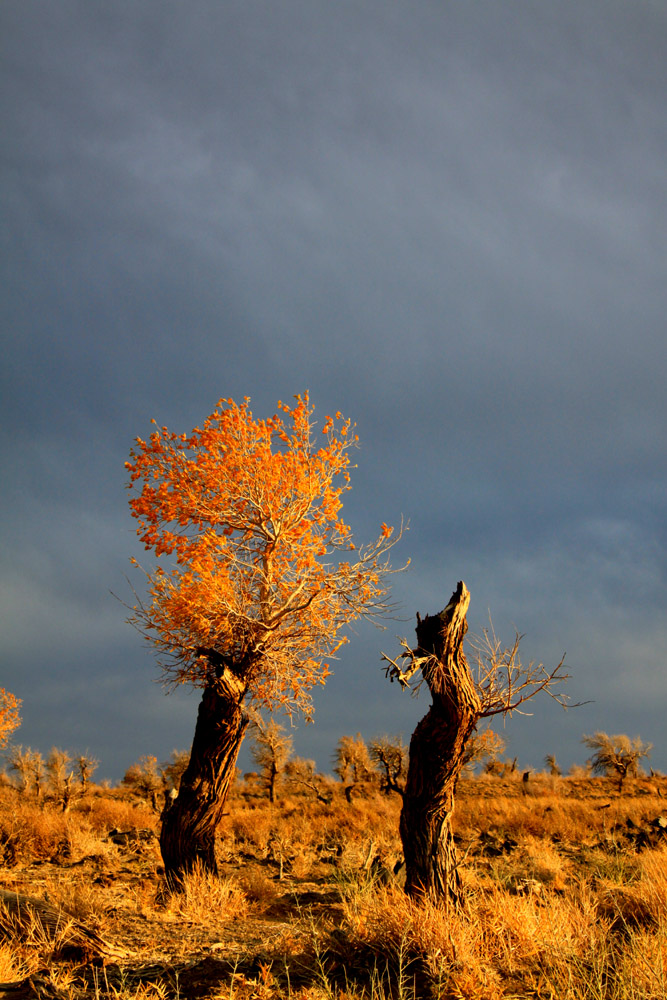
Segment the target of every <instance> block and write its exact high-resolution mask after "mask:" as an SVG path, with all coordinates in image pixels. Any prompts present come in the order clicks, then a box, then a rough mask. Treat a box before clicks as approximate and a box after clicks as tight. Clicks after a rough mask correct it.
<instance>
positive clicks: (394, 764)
mask: <svg viewBox="0 0 667 1000" xmlns="http://www.w3.org/2000/svg"><path fill="white" fill-rule="evenodd" d="M368 750H369V754H370V759H371V761H372V763H373V765H374V766H375V768H376V770H377V771H379V773H380V775H381V782H380V788H381V789H382V790H383V791H384V792H385V793H386V794H387V795H388V794H389V792H397V793H398V794H399V795H403V786H404V784H405V774H406V772H407V768H408V748H407V747H406V745H405V743H404V742H403V740H402V738H401V737H400V736H386V735H384V736H376V737H375V739H373V740H371V742H370V744H369V748H368Z"/></svg>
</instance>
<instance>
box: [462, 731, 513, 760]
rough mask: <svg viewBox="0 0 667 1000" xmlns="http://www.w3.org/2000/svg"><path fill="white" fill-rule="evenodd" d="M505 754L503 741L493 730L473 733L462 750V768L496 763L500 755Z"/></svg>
mask: <svg viewBox="0 0 667 1000" xmlns="http://www.w3.org/2000/svg"><path fill="white" fill-rule="evenodd" d="M504 752H505V740H504V739H503V738H502V736H501V735H500V733H496V732H495V731H494V730H493V729H488V728H487V729H482V730H481V732H478V733H476V732H475V733H473V734H472V735H471V736H470V738H469V740H468V742H467V743H466V745H465V748H464V750H463V758H462V760H463V767H474V766H475V764H485V763H487V762H496V761H497V760H498V757H499V756H500V754H501V753H504Z"/></svg>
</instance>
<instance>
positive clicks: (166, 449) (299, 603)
mask: <svg viewBox="0 0 667 1000" xmlns="http://www.w3.org/2000/svg"><path fill="white" fill-rule="evenodd" d="M278 411H279V412H278V413H277V414H275V415H274V416H272V417H269V418H268V419H257V418H255V417H254V416H253V414H252V412H251V410H250V406H249V400H248V399H247V398H246V399H245V400H244V401H243V403H241V404H237V403H235V402H234V401H233V400H232V399H222V400H220V402H219V403H218V405H217V406H216V408H215V410H214V411H213V413H212V414H211V415H210V416H209V417H208V418H207V419H206V420H205V422H204V424H203V426H202V427H196V428H195V429H194V430H193V431H192V432H191V433H190V434H189V435H188V434H175V433H172V432H171V431H169V430H168V429H167V428H166V427H162V428H158V427H156V429H155V431H154V432H153V433H152V434H151V436H150V438H149V439H148V440H147V441H144V440H142V439H141V438H138V439H137V441H136V446H135V448H134V449H133V450H132V453H131V456H130V461H129V462H127V463H126V464H127V469H128V471H129V473H130V483H129V486H130V489H131V492H132V496H131V499H130V507H131V509H132V514H133V516H134V517H135V518H136V519H137V523H138V525H137V532H138V534H139V537H140V539H141V541H142V542H143V543H144V545H145V547H146V549H148V550H151V551H152V553H153V554H154V555H155V556H156V557H157V560H156V563H155V565H154V566H152V568H149V569H147V570H145V573H146V577H147V587H148V596H147V598H146V600H145V601H142V600H139V599H138V600H137V603H136V605H135V607H134V608H133V610H132V615H131V618H130V621H131V622H132V623H133V624H134V625H135V626H136V627H137V628H138V629H139V630H140V631H141V632H142V633H143V634H144V635H145V636H146V637H147V638H148V639H149V640H150V641H151V642H152V643H153V644H154V646H155V647H156V649H157V651H158V654H159V658H160V663H161V666H162V671H163V677H164V680H165V681H166V682H167V683H170V684H192V685H194V686H196V687H199V688H201V689H202V691H203V694H202V699H201V703H200V707H199V714H198V719H197V725H196V730H195V736H194V742H193V746H192V751H191V756H190V763H189V765H188V768H187V769H186V771H185V773H184V775H183V778H182V780H181V784H180V789H179V794H178V797H177V798H176V800H175V801H174V803H173V805H172V807H171V808H170V809H169V810H167V811H165V813H164V816H163V824H162V832H161V840H160V844H161V850H162V856H163V859H164V863H165V870H166V873H167V877H168V879H169V881H170V882H171V883H172V884H177V883H178V881H179V879H180V876H181V874H182V873H183V871H185V870H187V869H189V868H191V867H192V866H193V865H194V864H195V863H197V862H199V863H201V864H203V865H204V866H205V867H206V868H208V869H210V870H213V871H214V870H215V868H216V865H215V856H214V835H215V828H216V825H217V822H218V819H219V817H220V815H221V812H222V808H223V805H224V802H225V799H226V797H227V793H228V790H229V784H230V781H231V779H232V776H233V774H234V768H235V763H236V759H237V755H238V751H239V747H240V745H241V741H242V739H243V736H244V732H245V729H246V727H247V724H248V715H247V709H249V708H253V709H259V710H261V709H267V710H269V711H272V710H275V709H278V710H281V711H283V712H286V713H287V714H288V715H289V714H290V713H293V712H302V713H304V714H305V715H306V717H309V716H310V714H311V711H312V703H311V691H312V689H313V687H314V686H315V685H319V684H324V682H325V680H326V677H327V675H328V673H329V665H328V660H329V659H330V658H331V657H332V656H334V655H335V654H336V651H337V650H338V649H339V648H340V647H341V645H342V644H343V643H344V642H345V641H346V635H345V629H346V627H347V626H348V625H350V623H351V622H353V621H354V620H355V619H358V618H359V617H360V616H363V617H370V618H372V617H374V616H377V615H381V614H383V613H384V612H385V611H386V610H387V605H386V603H385V598H386V594H387V590H388V574H389V573H390V572H391V567H390V564H389V561H388V557H387V553H388V550H389V549H390V548H391V546H392V545H393V544H394V543H395V541H397V540H398V538H399V537H400V534H401V532H400V531H399V532H396V533H394V532H393V530H392V529H391V528H389V527H387V525H386V524H382V525H381V528H380V531H379V534H378V537H377V539H376V540H375V541H373V542H371V543H370V544H368V545H365V546H362V547H360V548H357V547H356V546H355V544H354V542H353V541H352V534H351V530H350V528H349V527H348V525H347V524H346V523H345V522H344V521H343V520H342V517H341V508H342V498H343V494H344V493H345V492H346V491H347V490H348V489H349V488H350V475H349V473H350V458H349V450H350V448H351V447H352V446H353V445H354V444H355V442H356V435H355V433H354V425H352V424H351V422H350V421H349V420H344V419H343V418H342V417H341V414H340V413H337V414H336V416H335V417H326V418H325V421H324V426H323V427H322V429H321V433H319V434H318V435H317V438H316V436H315V429H314V424H313V421H312V414H313V409H312V407H311V405H310V402H309V399H308V395H307V394H306V395H304V396H296V397H295V403H294V405H292V406H289V405H287V404H282V403H279V404H278Z"/></svg>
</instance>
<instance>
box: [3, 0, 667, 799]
mask: <svg viewBox="0 0 667 1000" xmlns="http://www.w3.org/2000/svg"><path fill="white" fill-rule="evenodd" d="M0 39H1V42H0V44H1V45H2V54H1V58H0V76H1V80H0V83H1V86H0V92H1V94H2V98H1V100H2V110H1V115H2V118H1V120H2V130H1V133H0V136H1V138H0V141H1V144H2V181H1V198H2V226H1V232H0V239H1V240H2V294H1V296H0V299H1V301H0V310H1V313H2V316H1V322H0V329H1V330H2V342H3V361H2V387H1V396H2V400H1V403H0V406H1V407H2V410H1V420H0V440H1V442H2V468H3V475H2V500H3V507H4V516H3V518H2V534H3V539H2V546H1V575H0V584H1V588H2V618H3V625H2V635H1V638H0V686H4V687H5V688H7V689H9V690H11V691H13V692H14V693H15V694H16V695H17V696H19V697H20V698H22V700H23V706H22V716H23V724H22V726H21V729H20V730H18V732H17V733H16V734H15V740H16V741H18V742H21V743H23V745H29V746H31V747H33V748H35V749H39V750H41V752H42V753H44V754H46V753H48V751H49V749H50V748H51V747H52V746H54V745H55V746H58V747H61V748H68V749H70V751H72V752H76V753H83V752H87V753H89V754H90V755H92V756H94V757H96V758H98V759H99V761H100V766H99V769H98V772H97V775H96V777H99V778H101V777H107V778H109V779H111V780H112V781H117V780H119V779H120V778H121V777H122V775H123V773H124V772H125V770H126V768H127V767H128V766H129V765H130V764H131V763H133V762H134V761H136V760H137V759H138V758H139V757H140V756H142V755H145V754H154V755H156V756H157V757H158V759H160V760H162V759H165V758H166V757H167V756H168V754H169V753H170V751H171V750H173V749H185V748H187V747H189V745H190V742H191V739H192V734H193V732H194V722H195V718H196V711H197V702H198V694H197V692H192V691H179V692H178V693H176V694H171V695H169V696H166V695H165V693H164V691H163V689H162V688H161V687H160V685H159V683H158V669H157V667H156V664H155V655H154V652H153V651H152V650H151V649H150V648H149V647H147V646H146V645H144V643H143V642H142V639H141V637H140V636H139V635H138V634H137V633H136V632H135V631H134V630H133V629H132V628H131V627H130V626H129V625H128V624H127V623H126V621H125V618H126V615H127V612H126V611H125V608H124V607H123V604H122V603H121V602H122V601H124V600H129V599H131V594H132V589H131V588H132V586H137V587H138V586H141V579H140V578H139V577H138V576H137V573H136V571H135V570H133V568H132V566H131V565H130V561H129V560H130V557H131V556H132V555H140V554H141V551H142V550H141V548H140V547H139V545H138V542H137V540H136V537H135V532H134V523H133V521H132V518H131V517H130V514H129V509H128V505H127V499H128V494H127V490H126V478H127V477H126V471H125V468H124V463H125V461H126V460H127V459H128V457H129V451H130V449H131V447H132V444H133V441H134V438H135V437H136V436H144V437H145V436H147V434H148V433H150V420H151V418H155V419H156V420H157V422H158V424H160V425H162V424H165V425H167V426H168V427H169V428H170V429H172V430H174V431H177V432H179V433H180V432H185V431H189V430H190V429H192V428H193V427H194V426H196V425H197V424H199V423H201V421H202V420H203V419H204V418H205V417H206V416H207V415H208V414H209V413H210V412H211V411H212V410H213V408H214V406H215V403H216V402H217V400H218V399H220V398H221V397H223V396H224V397H233V398H234V399H238V400H240V399H242V397H244V396H249V397H250V398H251V401H252V402H251V406H252V409H253V412H254V413H255V414H256V415H258V416H269V415H270V414H272V413H273V412H275V409H276V403H277V401H278V400H279V399H290V398H291V396H293V395H294V394H297V393H302V392H304V391H305V390H308V391H309V392H310V397H311V401H312V402H313V404H314V405H315V408H316V414H315V418H316V419H319V420H320V421H322V420H323V419H324V416H325V415H326V414H328V413H330V412H333V411H336V410H341V411H342V412H343V414H344V415H345V416H346V417H350V418H352V419H353V420H354V421H355V422H356V424H357V433H358V434H359V438H360V448H359V451H358V452H356V453H355V455H354V462H355V464H356V466H357V468H356V469H355V470H354V472H353V479H352V490H351V492H350V493H348V494H347V497H346V502H345V507H344V513H345V519H346V520H347V522H348V523H349V524H350V525H351V526H352V528H353V531H354V534H355V538H356V539H357V541H364V540H370V539H371V538H374V537H375V536H376V535H377V532H378V527H379V524H380V523H381V522H382V521H386V522H388V523H389V524H397V523H399V522H400V519H401V516H403V517H404V518H405V519H406V520H407V521H409V526H410V527H409V532H408V533H407V534H406V535H405V536H404V539H403V540H402V542H401V544H400V546H398V547H397V548H396V549H395V550H394V553H395V562H396V563H400V562H402V561H404V560H406V559H408V558H409V559H410V560H411V562H410V567H409V569H408V570H407V571H406V572H405V573H403V574H399V575H397V576H395V577H394V583H393V591H392V596H393V600H394V601H395V603H396V605H397V612H396V618H395V619H393V620H388V621H387V622H386V629H385V630H384V631H378V630H377V629H374V628H372V627H371V626H368V625H365V624H364V625H363V626H360V627H359V628H358V629H357V630H356V631H355V632H354V633H353V634H352V635H351V641H350V643H349V645H348V646H347V647H346V648H345V649H344V650H343V651H342V653H341V656H340V659H339V660H338V661H336V662H335V663H334V664H333V667H334V676H333V677H332V678H331V679H330V681H329V682H328V684H327V687H326V688H325V689H323V690H321V691H318V692H317V694H316V699H315V704H316V714H315V723H314V725H312V726H308V727H304V726H303V725H301V726H299V728H298V729H297V730H296V732H295V751H296V753H298V754H299V755H300V756H305V757H307V758H313V759H315V760H316V762H317V765H318V767H319V768H320V769H321V770H323V771H330V770H331V759H332V755H333V752H334V749H335V746H336V743H337V741H338V739H339V738H340V737H341V736H342V735H345V734H355V733H357V732H361V733H362V735H363V736H364V737H366V738H371V737H373V736H376V735H378V734H381V733H389V734H398V733H402V734H403V737H404V738H405V739H406V740H407V739H408V738H409V735H410V733H411V731H412V729H413V728H414V726H415V724H416V722H417V720H418V719H419V718H420V717H421V716H422V715H423V714H424V713H425V712H426V711H427V709H428V698H427V697H426V696H425V695H424V694H422V696H421V697H420V698H419V699H411V698H410V697H409V696H408V695H407V694H404V693H401V692H400V691H399V690H398V686H397V685H395V684H393V685H392V684H389V683H388V681H387V680H386V679H385V677H384V674H383V671H382V664H381V659H380V657H381V653H382V652H387V653H389V654H390V655H395V654H396V653H397V652H398V651H399V649H400V644H399V637H401V636H405V637H407V639H408V641H411V640H412V639H413V638H414V624H415V613H416V612H420V613H421V614H422V615H424V614H426V613H436V612H437V611H439V610H441V608H443V607H444V606H445V604H446V603H447V601H448V600H449V597H450V595H451V593H452V591H453V590H454V588H455V586H456V584H457V582H458V581H459V580H464V581H465V583H466V585H467V586H468V588H469V590H470V591H471V595H472V597H471V606H470V613H469V623H470V627H471V630H472V631H479V630H480V629H482V628H484V627H485V625H488V622H489V617H491V619H492V621H493V624H494V627H495V629H496V631H497V633H498V634H499V635H500V636H501V637H503V638H504V639H506V640H507V641H508V642H509V641H511V640H512V638H513V636H514V632H515V630H518V631H519V632H520V633H522V634H523V635H524V638H523V640H522V653H523V659H524V661H525V662H530V661H533V660H535V661H538V662H544V663H545V665H547V666H548V667H552V666H554V665H555V664H556V663H557V662H558V661H559V660H560V659H561V657H562V656H563V654H564V653H565V654H566V663H567V665H568V668H569V672H570V674H571V680H570V681H569V684H568V693H569V695H570V697H571V699H572V701H573V702H588V704H586V705H583V706H582V707H579V708H576V709H572V710H570V711H568V712H567V713H565V712H563V711H562V709H560V708H559V706H558V705H556V704H555V703H554V702H553V701H551V700H550V699H549V698H545V697H542V698H538V699H535V701H534V702H533V703H532V705H531V707H530V710H531V711H532V712H533V713H534V714H532V715H531V716H527V717H522V716H518V715H514V716H513V717H512V718H511V719H510V720H508V721H507V723H506V726H505V728H504V729H503V726H502V723H501V724H500V726H499V728H500V731H501V732H502V733H503V734H504V736H505V738H506V740H507V742H508V755H509V756H511V757H514V756H517V757H518V759H519V763H520V766H523V767H534V768H540V767H542V766H543V759H544V756H545V754H547V753H553V754H555V755H556V757H557V759H558V760H559V762H560V763H561V764H562V766H563V767H564V768H567V767H569V766H570V765H571V764H575V763H576V764H581V763H583V762H584V761H585V759H586V757H587V756H588V754H589V751H587V750H586V748H585V747H583V746H582V745H581V742H580V741H581V737H582V735H583V734H584V733H591V732H594V731H596V730H604V731H606V732H608V733H628V734H629V735H631V736H635V735H639V736H641V737H642V739H644V740H646V741H650V742H652V743H654V745H655V746H654V750H653V754H652V757H651V764H652V766H653V767H654V768H656V769H661V770H666V769H667V740H666V739H665V735H664V718H665V714H666V710H667V683H666V673H665V650H666V649H667V623H666V616H665V612H666V610H667V518H666V516H665V515H666V506H667V504H666V497H667V461H666V459H667V455H666V449H665V439H666V434H667V392H665V380H666V373H667V336H666V331H665V317H666V316H667V280H666V279H667V167H666V164H667V111H666V104H665V96H666V94H667V5H666V4H665V3H664V2H663V0H632V2H628V0H623V2H619V0H561V2H559V3H557V4H556V3H550V2H547V0H538V2H535V0H504V2H503V3H498V2H497V0H477V2H470V0H420V2H418V3H414V2H411V0H392V2H387V0H338V2H336V3H324V2H322V0H277V2H271V3H269V2H267V0H262V2H259V0H224V2H220V0H210V2H209V0H189V2H188V3H187V4H184V3H180V2H174V0H115V2H114V3H113V4H111V3H106V2H99V0H59V2H58V3H50V4H49V3H43V2H41V0H40V2H35V0H3V3H2V4H1V5H0ZM114 595H116V596H114ZM119 598H120V600H119ZM241 766H242V767H244V768H247V767H249V766H250V764H249V757H248V750H247V748H245V749H244V750H243V752H242V757H241Z"/></svg>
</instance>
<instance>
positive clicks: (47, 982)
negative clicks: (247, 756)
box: [0, 775, 667, 1000]
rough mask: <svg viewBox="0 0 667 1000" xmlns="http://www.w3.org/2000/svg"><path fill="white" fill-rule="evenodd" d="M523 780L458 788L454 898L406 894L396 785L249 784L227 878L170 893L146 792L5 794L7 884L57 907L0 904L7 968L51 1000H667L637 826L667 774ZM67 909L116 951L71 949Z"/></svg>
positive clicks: (657, 891) (658, 807) (664, 919)
mask: <svg viewBox="0 0 667 1000" xmlns="http://www.w3.org/2000/svg"><path fill="white" fill-rule="evenodd" d="M528 786H529V787H528V789H526V787H525V786H524V785H523V783H522V782H521V781H520V780H519V781H517V780H513V779H507V780H506V779H502V780H501V779H496V778H479V779H470V780H467V781H465V782H462V783H461V787H460V795H459V799H458V806H457V814H456V822H455V829H456V835H457V838H458V841H459V850H460V854H461V856H462V857H463V856H464V855H465V861H464V862H463V864H462V872H463V876H464V885H465V890H466V909H465V912H462V913H448V912H446V911H444V910H442V909H439V908H435V907H433V906H431V905H429V904H427V903H423V904H419V905H417V904H415V903H414V902H412V901H410V900H408V899H407V897H405V895H404V894H403V892H402V891H401V887H400V878H399V880H397V879H396V878H395V877H394V876H393V867H394V863H395V861H396V860H397V859H399V858H400V844H399V841H398V833H397V829H398V811H399V805H400V803H399V800H398V797H396V796H386V795H381V794H378V793H371V794H370V795H369V797H368V798H361V797H359V798H358V799H356V800H355V801H353V802H352V803H351V804H348V803H347V802H346V801H345V799H344V796H343V794H342V790H341V789H340V788H339V789H337V794H336V795H335V796H334V798H333V801H332V802H331V803H330V804H328V805H327V804H324V803H321V802H316V801H315V800H314V799H313V798H312V797H311V798H307V797H301V796H299V795H298V794H292V795H290V796H289V797H287V798H284V799H283V800H281V801H280V802H278V803H277V804H276V805H274V806H270V805H269V803H268V802H267V801H265V800H261V799H258V798H257V797H256V795H254V794H253V795H252V796H251V795H250V794H249V795H248V797H246V796H245V795H244V788H243V786H241V787H240V789H239V790H237V792H236V793H235V798H234V800H233V801H231V802H230V804H229V815H228V816H226V817H225V818H224V820H223V823H222V825H221V828H220V831H219V833H220V839H219V852H218V856H219V865H220V877H218V878H213V877H211V876H210V875H208V874H206V873H203V872H195V873H193V874H192V875H191V876H190V877H189V878H188V879H187V880H186V883H185V885H184V888H183V891H182V892H181V893H179V894H178V895H174V896H172V897H170V898H166V897H165V896H164V894H163V888H162V879H161V875H160V857H159V851H158V847H157V843H156V841H155V839H151V836H150V833H148V834H147V833H146V832H145V831H147V830H148V831H150V830H151V829H153V830H154V829H155V826H156V817H155V815H154V814H153V813H152V812H151V811H150V810H149V809H148V808H147V807H146V806H145V805H143V804H142V803H138V804H132V803H131V802H130V801H127V800H123V799H122V798H121V797H120V795H119V793H118V792H117V790H110V791H104V790H102V789H97V790H95V794H91V795H90V796H89V797H87V798H86V799H84V800H82V801H79V802H78V803H76V805H75V807H74V808H73V809H72V811H71V812H70V813H68V814H65V815H63V814H62V813H58V812H56V811H55V810H54V809H49V808H48V807H41V806H39V805H38V804H36V803H34V802H30V801H29V800H24V799H21V798H20V797H19V796H17V794H16V793H15V791H14V790H13V789H11V788H3V789H0V844H2V847H3V851H4V864H3V882H4V887H5V888H6V889H7V888H9V889H11V890H12V891H20V892H22V893H26V894H29V895H32V896H34V897H38V898H40V899H44V900H47V899H48V901H49V903H50V904H51V905H52V906H53V907H55V908H57V909H59V910H61V911H62V921H61V923H60V924H59V925H58V926H57V927H56V929H55V930H53V928H51V930H50V931H48V933H47V931H46V930H45V929H44V927H43V926H41V928H40V926H39V922H38V921H35V920H34V919H31V918H30V917H29V916H26V917H25V919H23V920H22V921H16V920H13V921H12V920H11V919H9V917H8V914H7V913H5V914H4V917H3V918H2V920H0V931H1V932H2V933H0V982H7V983H9V982H15V983H16V982H19V981H23V980H25V979H26V977H27V976H28V975H31V976H32V977H33V982H35V983H36V984H37V987H36V988H37V995H44V996H49V997H52V998H57V1000H82V998H84V997H94V998H97V1000H134V998H140V1000H223V998H224V1000H287V998H289V1000H321V998H326V1000H431V998H433V1000H436V998H437V1000H467V998H470V1000H472V998H479V1000H505V998H506V1000H510V998H512V1000H520V998H526V1000H528V998H541V1000H665V998H667V842H666V841H665V838H662V839H660V838H659V837H658V838H657V839H656V837H655V836H653V834H651V837H652V838H653V839H650V838H649V840H648V841H647V840H646V834H647V831H648V832H649V833H650V831H651V830H652V829H653V828H652V827H651V826H650V822H651V821H652V820H654V819H655V818H656V817H657V816H659V815H660V814H664V812H665V806H664V798H663V797H662V795H663V794H664V792H665V791H667V788H665V789H663V788H662V787H656V785H655V781H654V782H653V783H652V784H651V783H649V782H648V781H644V782H642V781H634V782H632V781H629V782H628V788H627V793H626V794H624V795H623V796H622V797H619V796H618V795H617V794H616V793H615V790H614V788H613V785H612V784H611V783H606V782H605V781H604V779H590V778H586V779H584V778H580V777H577V778H576V779H575V778H562V779H554V778H551V777H550V776H549V777H547V776H541V775H538V776H532V777H531V780H530V782H529V783H528ZM113 830H116V831H117V830H121V831H122V832H123V834H124V836H122V837H120V838H119V837H118V835H117V834H114V835H113V838H112V839H110V833H111V831H113ZM137 831H138V832H137ZM135 834H136V836H135ZM642 838H644V839H642ZM72 921H75V922H79V923H81V924H84V925H85V926H86V927H88V928H90V930H91V933H97V934H100V935H102V936H103V937H104V939H105V940H109V941H113V942H115V943H116V944H117V945H119V946H122V948H124V949H125V951H126V957H125V958H119V959H116V960H113V961H109V960H107V963H106V964H105V965H103V966H99V965H96V964H95V963H94V962H91V961H90V960H88V959H86V958H85V956H83V957H82V956H78V957H72V956H71V955H68V952H67V948H66V947H64V945H65V944H66V940H65V938H66V936H67V932H68V929H71V922H72ZM40 983H41V985H40ZM40 990H41V991H42V993H41V994H40V992H39V991H40ZM0 995H2V990H1V988H0ZM26 995H27V994H26Z"/></svg>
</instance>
